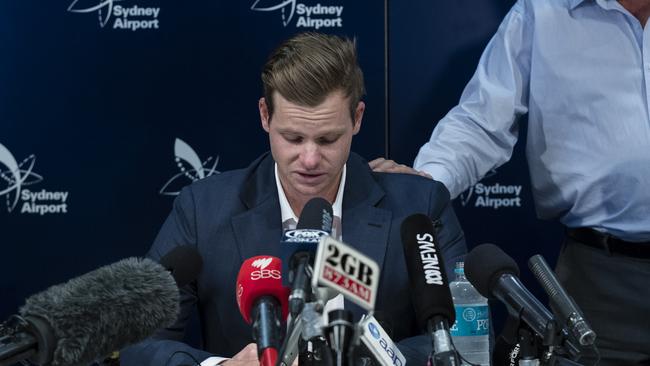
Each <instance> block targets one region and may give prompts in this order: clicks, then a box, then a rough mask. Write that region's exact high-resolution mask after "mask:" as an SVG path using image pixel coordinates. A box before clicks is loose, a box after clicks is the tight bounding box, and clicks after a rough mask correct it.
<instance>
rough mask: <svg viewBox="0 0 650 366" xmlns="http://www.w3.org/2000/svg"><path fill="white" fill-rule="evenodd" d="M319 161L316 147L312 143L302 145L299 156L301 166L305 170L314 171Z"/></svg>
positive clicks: (318, 151) (319, 156)
mask: <svg viewBox="0 0 650 366" xmlns="http://www.w3.org/2000/svg"><path fill="white" fill-rule="evenodd" d="M320 159H321V154H320V149H319V147H318V145H316V144H314V143H306V144H305V145H304V148H303V151H302V153H301V154H300V160H301V161H302V165H303V166H304V167H305V168H306V169H316V168H317V167H318V163H319V162H320Z"/></svg>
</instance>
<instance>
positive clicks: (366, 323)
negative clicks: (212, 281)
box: [356, 315, 406, 366]
mask: <svg viewBox="0 0 650 366" xmlns="http://www.w3.org/2000/svg"><path fill="white" fill-rule="evenodd" d="M378 317H379V315H378ZM359 327H360V328H361V329H362V333H361V337H360V339H361V343H362V344H363V345H364V346H365V347H364V348H365V349H362V350H360V351H358V352H357V355H356V356H357V358H359V357H367V356H366V353H368V352H369V353H370V354H371V355H372V356H371V359H372V363H375V364H379V365H393V366H404V365H406V358H405V357H404V355H403V354H402V352H400V350H399V348H397V345H395V343H394V342H393V340H392V339H391V338H390V334H389V333H390V330H389V331H386V330H384V328H383V327H382V326H381V324H380V322H379V321H378V320H377V319H376V318H375V317H374V316H371V315H368V316H364V317H363V318H362V319H361V321H360V322H359ZM389 328H390V327H389ZM366 350H367V351H368V352H365V351H366Z"/></svg>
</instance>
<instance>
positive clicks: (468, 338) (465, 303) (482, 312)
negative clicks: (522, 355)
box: [449, 262, 490, 366]
mask: <svg viewBox="0 0 650 366" xmlns="http://www.w3.org/2000/svg"><path fill="white" fill-rule="evenodd" d="M464 268H465V266H464V263H463V262H457V263H456V268H455V269H454V272H455V273H456V279H455V280H454V281H452V282H451V283H450V284H449V288H450V289H451V295H452V297H453V299H454V307H455V308H456V322H455V323H454V325H453V326H452V327H451V337H452V340H453V342H454V345H455V346H456V349H457V350H458V352H459V353H460V355H461V356H462V357H463V358H464V359H465V360H467V361H469V362H471V363H472V364H476V365H482V366H486V365H487V366H489V365H490V309H489V307H488V302H487V299H486V298H485V297H483V296H481V294H479V293H478V291H476V289H475V288H474V286H472V284H471V283H469V281H467V278H466V277H465V269H464ZM462 364H463V365H468V363H466V362H465V361H463V362H462Z"/></svg>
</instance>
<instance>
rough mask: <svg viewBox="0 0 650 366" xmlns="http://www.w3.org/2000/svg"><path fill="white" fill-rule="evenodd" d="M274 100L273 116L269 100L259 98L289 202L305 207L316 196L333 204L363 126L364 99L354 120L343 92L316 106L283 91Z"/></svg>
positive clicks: (336, 93)
mask: <svg viewBox="0 0 650 366" xmlns="http://www.w3.org/2000/svg"><path fill="white" fill-rule="evenodd" d="M273 98H274V103H275V105H274V107H275V108H274V111H273V116H272V118H271V119H269V115H268V108H267V105H266V101H265V99H264V98H261V99H260V101H259V109H260V117H261V119H262V127H263V128H264V130H265V131H266V132H268V133H269V140H270V144H271V153H272V154H273V159H274V160H275V162H276V163H277V164H278V175H279V179H280V182H281V183H282V187H283V188H284V191H285V194H286V196H287V199H288V200H289V203H290V204H291V205H292V206H294V205H297V206H298V207H293V208H294V210H295V209H296V208H298V210H301V209H302V206H303V205H304V203H305V202H307V201H308V200H309V199H311V198H313V197H316V196H319V197H323V198H325V199H327V200H329V201H330V202H333V201H334V198H335V197H336V193H337V191H338V186H339V181H340V178H341V173H342V171H343V170H342V169H343V165H344V164H345V162H346V161H347V159H348V155H349V154H350V145H351V144H352V136H354V135H356V134H357V132H359V129H360V127H361V119H362V117H363V111H364V108H365V105H364V103H363V102H359V104H358V105H357V107H356V110H355V116H354V121H353V120H352V117H351V116H350V109H349V102H348V99H347V98H345V97H344V96H343V94H342V93H341V92H338V91H337V92H333V93H331V94H329V95H328V96H327V98H326V99H325V100H324V101H323V103H321V104H319V105H318V106H316V107H305V106H300V105H297V104H293V103H291V102H289V101H287V100H286V99H284V98H283V97H282V96H281V95H280V94H279V93H277V92H276V93H275V94H273Z"/></svg>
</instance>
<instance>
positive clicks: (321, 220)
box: [296, 197, 334, 233]
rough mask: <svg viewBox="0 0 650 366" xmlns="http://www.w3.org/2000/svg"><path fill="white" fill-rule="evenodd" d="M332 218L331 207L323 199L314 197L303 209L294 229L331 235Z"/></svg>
mask: <svg viewBox="0 0 650 366" xmlns="http://www.w3.org/2000/svg"><path fill="white" fill-rule="evenodd" d="M333 218H334V214H333V211H332V205H331V204H330V203H329V202H328V201H327V200H326V199H324V198H321V197H314V198H312V199H310V200H309V201H307V203H306V204H305V207H303V209H302V212H301V213H300V218H299V220H298V224H297V225H296V229H316V230H323V231H326V232H328V233H331V232H332V221H333Z"/></svg>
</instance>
